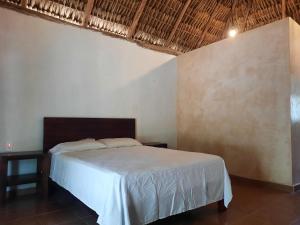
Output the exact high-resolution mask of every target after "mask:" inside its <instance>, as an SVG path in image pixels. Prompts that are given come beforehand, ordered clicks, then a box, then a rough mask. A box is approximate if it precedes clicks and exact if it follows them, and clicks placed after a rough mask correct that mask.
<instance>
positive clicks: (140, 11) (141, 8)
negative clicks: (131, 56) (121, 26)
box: [127, 0, 147, 38]
mask: <svg viewBox="0 0 300 225" xmlns="http://www.w3.org/2000/svg"><path fill="white" fill-rule="evenodd" d="M146 3H147V0H142V1H141V4H140V6H139V8H138V9H137V11H136V13H135V15H134V18H133V22H132V24H131V26H130V27H129V29H128V34H127V38H132V36H133V35H134V33H135V30H136V27H137V25H138V23H139V20H140V18H141V16H142V14H143V11H144V9H145V7H146Z"/></svg>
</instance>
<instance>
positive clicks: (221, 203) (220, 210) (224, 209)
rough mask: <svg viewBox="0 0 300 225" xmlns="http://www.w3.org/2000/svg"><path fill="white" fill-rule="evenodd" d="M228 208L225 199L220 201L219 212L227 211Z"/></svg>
mask: <svg viewBox="0 0 300 225" xmlns="http://www.w3.org/2000/svg"><path fill="white" fill-rule="evenodd" d="M226 210H227V208H226V207H225V205H224V199H222V200H220V201H218V211H219V212H225V211H226Z"/></svg>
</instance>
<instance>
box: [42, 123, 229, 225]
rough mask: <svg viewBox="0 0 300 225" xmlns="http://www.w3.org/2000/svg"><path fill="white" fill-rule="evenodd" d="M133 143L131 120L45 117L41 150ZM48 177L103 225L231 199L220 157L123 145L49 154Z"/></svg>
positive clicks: (138, 222)
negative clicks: (81, 143) (95, 142)
mask: <svg viewBox="0 0 300 225" xmlns="http://www.w3.org/2000/svg"><path fill="white" fill-rule="evenodd" d="M124 137H127V138H135V119H106V118H45V119H44V151H45V152H48V151H49V150H50V149H52V148H53V147H54V146H56V145H57V144H59V143H63V142H68V141H74V140H80V139H84V138H95V139H101V138H124ZM50 178H51V179H52V181H54V182H55V183H57V184H58V185H59V186H61V187H62V188H64V189H66V190H67V191H69V192H70V193H71V194H73V195H74V196H75V197H77V198H78V199H79V200H80V201H82V202H83V203H84V204H85V205H87V206H88V207H90V208H91V209H93V210H94V211H95V212H96V213H97V214H98V216H99V217H98V221H97V222H98V223H99V224H101V225H142V224H148V223H151V222H154V221H156V220H158V219H162V218H166V217H168V216H172V215H175V214H178V213H182V212H186V211H188V210H192V209H196V208H199V207H202V206H205V205H208V204H210V203H214V202H219V203H220V202H222V203H223V204H224V205H225V206H226V207H228V204H229V203H230V201H231V199H232V192H231V185H230V180H229V177H228V173H227V170H226V167H225V164H224V161H223V159H222V158H220V157H218V156H214V155H209V154H202V153H193V152H184V151H177V150H170V149H158V148H155V147H149V146H142V145H138V146H127V147H117V148H114V147H113V148H103V149H92V150H91V149H84V150H81V151H75V152H70V151H65V152H59V153H53V154H52V156H51V172H50Z"/></svg>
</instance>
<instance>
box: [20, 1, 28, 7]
mask: <svg viewBox="0 0 300 225" xmlns="http://www.w3.org/2000/svg"><path fill="white" fill-rule="evenodd" d="M26 5H27V0H21V6H22V7H24V8H26Z"/></svg>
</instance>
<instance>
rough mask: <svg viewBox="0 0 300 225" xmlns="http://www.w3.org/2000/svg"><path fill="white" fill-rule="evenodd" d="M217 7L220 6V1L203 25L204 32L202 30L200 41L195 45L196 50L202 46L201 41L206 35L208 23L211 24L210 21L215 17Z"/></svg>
mask: <svg viewBox="0 0 300 225" xmlns="http://www.w3.org/2000/svg"><path fill="white" fill-rule="evenodd" d="M219 5H220V1H218V2H217V4H216V5H215V7H214V8H213V11H212V14H211V15H210V16H209V19H208V21H207V23H206V25H205V28H204V30H203V32H202V34H201V37H200V40H199V42H198V43H197V48H200V47H201V45H202V43H203V41H204V39H205V36H206V33H207V31H208V29H209V27H210V23H211V21H212V19H213V18H214V17H215V14H216V12H217V8H218V6H219Z"/></svg>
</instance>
